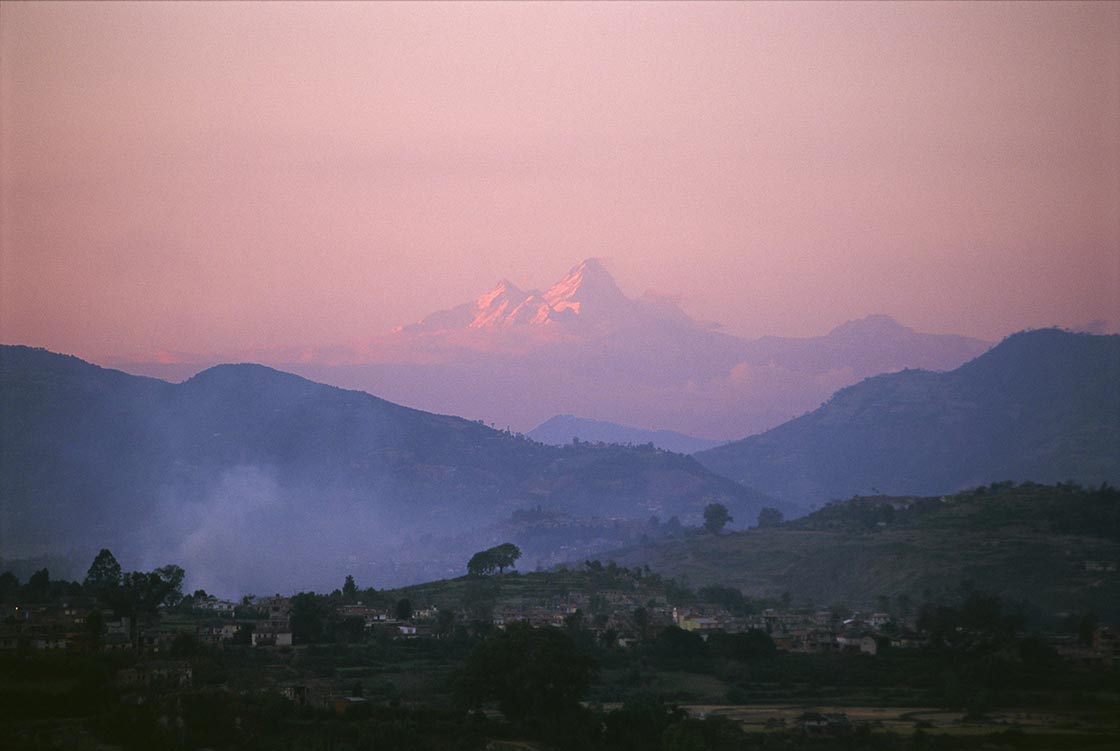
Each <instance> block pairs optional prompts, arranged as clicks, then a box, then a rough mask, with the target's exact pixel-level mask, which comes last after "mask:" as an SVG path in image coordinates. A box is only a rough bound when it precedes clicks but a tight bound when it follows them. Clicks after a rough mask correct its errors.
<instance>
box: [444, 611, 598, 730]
mask: <svg viewBox="0 0 1120 751" xmlns="http://www.w3.org/2000/svg"><path fill="white" fill-rule="evenodd" d="M597 672H598V664H597V663H596V661H595V659H594V658H592V657H590V656H589V655H586V654H584V653H582V652H581V651H580V650H579V649H578V647H577V646H576V643H575V641H574V640H573V639H572V637H571V636H570V635H569V634H568V633H567V632H565V631H561V630H558V629H551V628H541V629H534V628H533V627H531V626H530V625H528V624H526V623H514V624H511V625H510V626H509V627H508V628H507V629H505V630H504V631H497V632H494V633H492V634H491V635H490V636H488V637H487V638H486V639H484V640H483V641H482V642H481V643H479V645H478V646H477V647H475V648H474V650H473V651H472V652H471V653H470V654H469V655H468V656H467V659H466V662H465V663H464V666H463V668H462V670H461V671H460V672H459V674H458V676H457V681H456V692H457V694H458V697H459V700H460V702H461V703H463V704H465V705H466V706H467V707H470V708H475V707H479V706H481V705H482V704H483V703H485V702H487V701H497V702H498V707H499V708H500V709H501V710H502V714H504V715H505V716H506V718H507V719H509V720H510V721H513V722H526V721H536V722H541V723H544V724H545V726H546V727H553V728H554V727H556V726H558V725H559V724H560V723H562V722H564V721H565V719H567V718H572V717H576V716H578V714H579V711H580V709H581V708H580V703H579V702H580V700H581V699H582V698H583V695H584V693H585V692H586V691H587V689H588V687H589V686H590V685H591V681H592V680H593V679H594V678H595V675H596V674H597Z"/></svg>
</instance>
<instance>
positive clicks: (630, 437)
mask: <svg viewBox="0 0 1120 751" xmlns="http://www.w3.org/2000/svg"><path fill="white" fill-rule="evenodd" d="M526 435H527V436H529V437H530V438H532V439H533V440H534V441H540V442H541V443H547V444H549V445H551V446H564V445H567V444H569V443H571V442H572V441H573V440H575V439H579V440H581V441H590V442H591V443H617V444H621V445H624V446H625V445H632V446H640V445H643V444H653V445H654V446H656V447H657V448H660V449H665V450H666V451H674V452H676V453H678V454H692V453H695V452H697V451H703V450H704V449H710V448H713V447H715V446H719V445H721V444H723V443H724V441H712V440H708V439H705V438H695V437H693V436H690V435H685V434H684V433H678V432H676V431H673V430H645V429H643V428H634V427H631V426H629V425H618V424H617V423H613V422H603V421H602V420H589V419H587V418H584V417H575V416H573V415H557V416H556V417H552V418H549V419H548V420H545V421H544V422H542V423H541V424H540V425H538V426H537V427H535V428H533V429H532V430H530V431H529V432H528V433H526Z"/></svg>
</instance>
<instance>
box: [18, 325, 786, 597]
mask: <svg viewBox="0 0 1120 751" xmlns="http://www.w3.org/2000/svg"><path fill="white" fill-rule="evenodd" d="M0 398H2V402H0V416H2V418H3V419H2V427H0V429H2V434H0V557H4V558H16V557H23V556H29V555H35V554H39V553H43V552H54V553H59V552H63V551H66V550H69V549H73V548H84V549H87V550H91V551H94V552H96V550H97V549H98V548H100V547H110V548H112V549H113V550H114V552H116V553H117V554H118V555H120V556H121V557H122V559H130V560H132V561H134V563H133V564H130V565H147V562H148V560H149V559H150V560H152V561H156V562H157V563H156V565H159V564H162V563H163V562H166V561H167V560H175V561H177V562H179V563H181V564H182V565H183V566H184V567H185V568H187V569H188V570H189V571H192V572H196V573H197V575H199V576H200V577H206V576H210V577H211V578H210V579H209V580H208V581H209V584H207V583H206V582H205V581H204V580H203V579H200V580H199V581H198V582H195V584H197V585H198V586H203V587H205V588H213V589H217V590H218V591H229V592H238V591H240V592H245V591H249V590H254V591H264V590H265V589H266V588H273V589H274V588H275V587H277V586H283V587H284V588H285V589H288V588H291V587H309V586H320V587H321V586H322V585H323V583H324V582H334V581H336V580H337V579H338V573H339V571H343V572H344V573H345V572H348V571H350V572H352V573H355V574H357V573H359V571H360V572H363V574H364V575H365V577H366V580H367V581H377V582H381V583H383V584H388V583H392V582H403V581H408V580H418V579H421V578H429V577H431V576H433V575H446V574H448V573H456V574H457V573H460V572H461V569H462V566H463V565H464V562H465V560H466V558H465V557H464V555H467V556H469V553H470V552H472V550H471V548H472V546H474V545H479V544H482V543H486V542H489V540H488V538H487V535H489V534H493V533H494V532H493V530H494V529H495V528H494V526H493V525H495V524H498V523H500V522H502V521H503V520H505V521H509V520H511V518H512V516H513V514H514V512H515V511H518V510H526V509H532V510H534V513H538V512H539V513H538V515H539V516H540V515H543V516H542V518H550V519H551V518H554V517H551V516H549V513H551V512H560V513H563V514H566V515H567V516H565V517H564V519H565V521H564V523H563V524H561V525H560V526H564V525H567V526H570V527H572V528H575V527H581V528H582V529H587V525H582V526H581V525H580V524H578V523H577V522H576V521H573V520H574V519H579V518H585V517H592V516H595V517H599V518H600V519H602V518H611V517H619V518H630V519H636V520H641V522H642V523H646V522H647V521H648V520H649V519H650V517H651V516H654V515H656V516H659V517H660V518H661V519H669V518H671V517H673V516H679V517H681V518H682V520H684V521H686V523H687V522H691V523H698V522H699V519H700V515H701V512H702V510H703V508H704V506H705V505H706V504H708V503H712V502H720V503H724V504H726V505H728V506H729V507H730V508H731V509H732V512H733V513H734V514H735V515H736V516H738V517H739V518H741V519H747V518H751V516H752V514H754V513H757V509H758V508H759V507H760V506H762V505H766V504H771V503H773V501H772V500H770V499H767V498H765V497H762V496H759V495H758V494H756V493H753V492H752V491H749V490H747V489H745V488H743V487H741V486H739V485H736V484H735V483H733V482H731V481H728V480H726V479H724V478H722V477H718V476H716V475H714V474H712V473H711V472H709V471H708V470H706V469H704V468H703V467H702V466H700V465H699V464H698V463H697V462H696V461H694V460H693V459H691V458H688V457H685V456H681V455H676V454H671V453H667V452H664V451H659V450H654V449H651V448H642V447H638V448H627V447H619V446H613V447H594V446H588V445H578V446H576V445H572V446H567V447H563V448H557V447H552V446H545V445H542V444H539V443H536V442H534V441H531V440H529V439H527V438H524V437H523V436H518V435H514V434H511V433H509V432H506V431H499V430H494V429H491V428H488V427H485V426H484V425H482V424H480V423H477V422H470V421H467V420H463V419H460V418H456V417H448V416H442V415H435V414H429V413H426V412H420V411H417V410H413V409H408V408H405V407H401V406H398V405H396V404H392V403H390V402H387V401H385V400H382V399H379V398H376V397H374V396H371V395H369V394H366V393H362V392H357V391H344V390H342V389H338V388H334V387H330V386H324V385H321V384H317V383H313V382H311V381H307V380H304V379H303V378H300V377H297V376H293V375H290V374H286V373H281V372H278V371H275V370H271V369H269V368H265V367H262V366H258V365H222V366H218V367H214V368H212V369H210V370H207V371H205V372H203V373H200V374H199V375H197V376H195V377H194V378H191V379H189V380H188V381H186V382H184V383H182V384H178V385H174V384H169V383H166V382H163V381H158V380H153V379H148V378H142V377H136V376H130V375H127V374H124V373H121V372H117V371H113V370H105V369H102V368H99V367H96V366H94V365H91V364H89V363H85V362H83V361H81V360H78V359H76V358H74V357H68V356H63V355H57V354H52V353H50V352H46V351H43V350H36V349H29V348H26V347H13V346H8V347H3V348H0ZM596 524H598V525H600V526H602V525H603V522H597V523H596ZM554 526H555V525H554ZM594 526H595V525H591V528H594ZM502 529H503V530H508V525H507V527H502ZM472 530H482V531H479V532H478V535H476V536H472ZM486 530H490V531H486ZM538 532H539V530H538ZM585 536H586V535H585ZM451 538H453V539H454V543H455V544H449V543H448V542H447V540H448V539H451ZM534 539H539V540H546V541H547V544H548V545H552V546H563V545H564V539H563V535H560V536H559V537H557V536H555V535H554V536H548V535H544V536H542V535H539V534H538V535H537V536H536V538H534ZM516 541H517V540H515V542H516ZM602 544H607V543H606V542H603V543H602ZM609 544H618V538H617V536H616V537H615V538H612V539H611V540H610V541H609ZM581 546H582V547H581V550H582V549H591V548H594V541H593V540H592V541H588V540H586V539H584V540H582V541H581ZM555 552H556V551H553V550H551V549H543V548H538V549H533V547H532V546H528V549H527V550H526V560H527V561H532V560H533V559H534V556H540V557H542V558H544V559H546V560H548V559H551V557H552V556H553V554H554V553H555ZM421 563H422V564H423V568H419V567H420V566H421ZM207 572H209V573H207Z"/></svg>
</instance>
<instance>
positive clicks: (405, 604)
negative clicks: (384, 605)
mask: <svg viewBox="0 0 1120 751" xmlns="http://www.w3.org/2000/svg"><path fill="white" fill-rule="evenodd" d="M394 615H396V616H397V620H398V621H409V620H412V603H411V602H410V601H409V600H408V599H407V598H406V599H403V600H397V607H396V609H395V611H394Z"/></svg>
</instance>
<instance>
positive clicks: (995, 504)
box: [610, 482, 1120, 620]
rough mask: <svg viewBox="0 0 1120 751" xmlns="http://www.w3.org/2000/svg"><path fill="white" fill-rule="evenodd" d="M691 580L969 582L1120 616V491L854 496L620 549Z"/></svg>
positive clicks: (804, 592) (803, 589)
mask: <svg viewBox="0 0 1120 751" xmlns="http://www.w3.org/2000/svg"><path fill="white" fill-rule="evenodd" d="M610 557H611V558H612V559H613V560H616V561H617V562H618V563H620V564H623V565H643V564H648V565H649V566H650V567H651V568H653V569H654V570H655V571H659V572H662V573H665V574H669V575H672V576H677V577H684V578H685V579H686V580H687V581H688V582H689V584H690V585H692V586H702V585H706V584H721V585H726V586H734V587H738V588H740V589H742V590H743V592H744V593H746V594H748V595H752V596H765V597H778V596H780V595H781V594H782V593H783V592H789V593H790V594H791V595H792V597H793V599H794V603H795V604H797V605H804V604H805V603H807V602H812V603H813V604H814V605H816V606H828V605H831V604H833V603H838V602H845V603H848V604H851V605H857V606H863V607H875V605H876V603H877V601H878V600H879V597H880V596H885V597H889V598H892V599H894V598H897V597H898V596H899V595H905V596H907V597H909V598H910V599H911V601H912V602H914V603H917V602H920V601H922V600H923V599H925V598H926V597H927V596H933V597H937V596H939V595H951V594H955V593H957V592H958V591H959V589H960V587H962V586H972V587H975V588H977V589H980V590H983V591H988V592H994V593H996V594H999V595H1000V596H1001V597H1004V598H1006V599H1010V600H1023V601H1027V602H1030V603H1031V604H1033V605H1035V606H1037V607H1039V608H1041V609H1042V610H1043V612H1044V613H1045V614H1050V615H1053V614H1057V613H1059V612H1061V611H1067V612H1081V613H1085V612H1095V613H1096V614H1097V615H1098V616H1100V617H1102V618H1104V619H1105V620H1114V619H1116V618H1118V617H1120V575H1118V574H1117V563H1118V562H1120V491H1117V490H1116V489H1114V488H1111V487H1107V488H1098V489H1083V488H1080V487H1078V486H1075V485H1065V484H1063V485H1058V486H1054V485H1037V484H1033V483H1024V484H1021V485H1016V484H1015V483H1010V482H1008V483H999V484H994V485H992V486H985V487H982V488H978V489H974V490H970V491H966V492H964V493H959V494H955V495H951V496H941V497H926V498H923V497H913V496H911V497H888V496H874V497H856V498H853V499H850V500H848V501H842V502H838V503H834V504H830V505H828V506H826V507H824V508H822V509H820V510H818V511H816V512H814V513H812V514H810V515H808V516H806V517H803V518H801V519H797V520H794V521H792V522H786V523H784V524H782V525H780V526H778V527H771V528H756V529H751V530H749V531H746V532H735V533H732V534H726V535H720V536H718V537H715V536H712V535H706V534H694V535H691V536H689V537H686V538H684V539H681V540H675V541H669V542H663V543H659V544H656V545H647V546H640V547H633V548H629V549H626V550H622V551H618V552H616V553H613V554H611V556H610Z"/></svg>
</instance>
